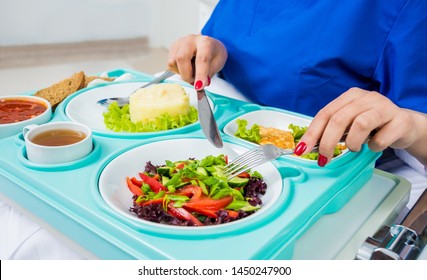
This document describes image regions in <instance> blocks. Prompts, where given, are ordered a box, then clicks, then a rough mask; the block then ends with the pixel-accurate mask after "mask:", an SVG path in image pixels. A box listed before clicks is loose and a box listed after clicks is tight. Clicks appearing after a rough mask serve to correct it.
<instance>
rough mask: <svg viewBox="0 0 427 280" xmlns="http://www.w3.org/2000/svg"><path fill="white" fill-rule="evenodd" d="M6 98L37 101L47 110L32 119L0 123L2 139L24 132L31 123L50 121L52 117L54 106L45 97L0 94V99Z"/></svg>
mask: <svg viewBox="0 0 427 280" xmlns="http://www.w3.org/2000/svg"><path fill="white" fill-rule="evenodd" d="M4 99H23V100H29V101H35V102H38V103H42V104H43V105H45V106H46V110H45V111H44V112H43V113H41V114H40V115H38V116H35V117H33V118H31V119H27V120H23V121H20V122H15V123H5V124H0V139H2V138H6V137H9V136H12V135H14V134H18V133H21V132H22V129H23V128H24V127H25V126H27V125H30V124H43V123H47V122H48V121H50V119H51V117H52V107H51V105H50V103H49V101H47V100H46V99H44V98H41V97H37V96H32V95H8V96H0V100H4Z"/></svg>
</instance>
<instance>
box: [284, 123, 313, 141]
mask: <svg viewBox="0 0 427 280" xmlns="http://www.w3.org/2000/svg"><path fill="white" fill-rule="evenodd" d="M288 128H289V129H291V130H292V134H293V136H294V141H295V143H297V142H298V141H299V140H300V139H301V137H302V136H303V135H304V133H305V132H306V131H307V128H308V127H307V126H298V125H294V124H290V125H289V126H288Z"/></svg>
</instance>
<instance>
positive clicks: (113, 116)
mask: <svg viewBox="0 0 427 280" xmlns="http://www.w3.org/2000/svg"><path fill="white" fill-rule="evenodd" d="M103 116H104V123H105V126H106V127H107V128H108V129H110V130H112V131H115V132H154V131H161V130H169V129H175V128H180V127H183V126H186V125H189V124H192V123H194V122H196V121H197V120H198V114H197V109H196V108H194V107H193V106H190V112H189V113H188V114H187V115H179V116H176V117H171V116H170V115H168V114H163V115H161V116H159V117H157V118H155V119H154V120H152V121H149V122H144V123H142V122H138V123H133V122H131V120H130V113H129V104H126V105H124V106H123V107H120V106H119V105H118V103H117V102H114V103H112V104H110V105H109V106H108V110H107V111H106V112H104V113H103Z"/></svg>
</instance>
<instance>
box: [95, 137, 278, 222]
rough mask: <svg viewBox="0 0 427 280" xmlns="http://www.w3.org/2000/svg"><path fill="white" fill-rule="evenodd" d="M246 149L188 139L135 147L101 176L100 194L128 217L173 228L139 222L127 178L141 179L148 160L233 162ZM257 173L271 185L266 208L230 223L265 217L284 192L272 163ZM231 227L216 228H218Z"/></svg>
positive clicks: (108, 166) (161, 162)
mask: <svg viewBox="0 0 427 280" xmlns="http://www.w3.org/2000/svg"><path fill="white" fill-rule="evenodd" d="M246 150H247V148H244V147H242V146H239V145H236V144H231V143H228V142H226V143H224V147H223V148H221V149H218V148H216V147H214V146H213V145H212V144H210V143H209V142H208V141H207V140H206V139H191V138H189V139H187V138H185V139H173V140H164V141H158V142H152V143H149V144H146V145H142V146H139V147H137V148H133V149H131V150H129V151H127V152H125V153H123V154H121V155H119V156H117V157H116V158H114V159H113V160H112V161H111V162H110V163H108V164H107V166H106V167H105V168H104V170H103V171H102V173H101V175H100V177H99V181H98V187H99V192H100V194H101V197H102V198H103V199H104V201H105V203H106V204H108V205H109V206H110V207H111V208H112V209H114V210H115V211H117V212H118V213H120V214H121V215H123V216H125V217H127V218H129V219H132V220H134V221H137V222H139V223H143V224H149V225H150V226H153V227H160V228H165V227H166V228H171V227H174V226H170V225H163V224H157V223H154V222H150V221H146V220H143V219H139V218H138V217H137V216H136V215H135V214H134V213H131V212H129V208H130V207H131V206H132V196H133V194H132V193H131V192H130V191H129V189H128V187H127V184H126V176H128V177H133V176H138V172H143V171H144V168H145V163H146V162H148V161H151V163H152V164H154V165H162V164H165V160H170V161H178V160H186V159H188V158H195V159H202V158H204V157H206V156H208V155H213V156H217V155H220V154H224V155H228V157H229V159H230V160H232V159H233V158H235V157H237V156H238V155H239V154H241V153H243V152H244V151H246ZM254 170H256V171H258V172H259V173H261V174H262V175H263V177H264V181H265V182H266V184H267V192H266V194H265V195H264V196H263V197H262V201H263V206H262V208H261V209H260V210H258V211H257V212H256V213H254V214H252V215H251V216H249V217H246V218H244V219H241V220H238V221H235V222H232V223H229V224H236V223H240V222H244V221H249V219H251V218H253V217H257V216H259V215H262V213H263V212H264V211H266V210H267V209H269V208H270V207H272V206H273V205H274V202H275V201H276V200H277V199H278V197H279V195H280V194H281V193H282V192H283V181H282V177H281V175H280V173H279V171H278V169H277V168H276V167H275V166H274V165H273V164H272V163H265V164H262V165H260V166H258V167H256V168H254ZM229 224H223V225H215V227H221V226H226V225H229ZM208 227H211V226H208ZM188 228H194V227H188ZM198 228H205V227H198ZM181 229H182V230H187V227H180V230H181Z"/></svg>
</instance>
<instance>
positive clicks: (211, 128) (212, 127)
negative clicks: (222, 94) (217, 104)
mask: <svg viewBox="0 0 427 280" xmlns="http://www.w3.org/2000/svg"><path fill="white" fill-rule="evenodd" d="M197 110H198V111H199V122H200V126H201V127H202V130H203V133H204V134H205V135H206V138H208V140H209V142H211V143H212V144H213V145H214V146H215V147H217V148H222V146H223V143H222V139H221V135H220V134H219V130H218V126H217V124H216V121H215V117H214V115H213V113H212V109H211V106H210V105H209V101H208V98H207V97H206V93H205V91H204V90H203V89H201V90H198V91H197Z"/></svg>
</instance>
